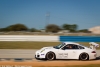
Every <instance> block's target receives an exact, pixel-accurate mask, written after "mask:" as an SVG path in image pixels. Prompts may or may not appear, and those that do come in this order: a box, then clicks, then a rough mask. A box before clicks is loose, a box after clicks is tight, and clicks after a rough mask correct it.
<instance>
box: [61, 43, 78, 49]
mask: <svg viewBox="0 0 100 67" xmlns="http://www.w3.org/2000/svg"><path fill="white" fill-rule="evenodd" d="M62 49H63V50H66V49H79V47H78V46H77V45H74V44H68V45H66V46H64V47H63V48H62Z"/></svg>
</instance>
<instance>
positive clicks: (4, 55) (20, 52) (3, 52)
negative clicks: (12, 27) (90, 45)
mask: <svg viewBox="0 0 100 67" xmlns="http://www.w3.org/2000/svg"><path fill="white" fill-rule="evenodd" d="M35 52H36V50H34V49H0V58H1V59H5V60H6V59H16V60H18V59H19V60H21V59H30V60H34V59H35V58H34V56H35ZM96 52H97V57H99V56H100V50H97V51H96Z"/></svg>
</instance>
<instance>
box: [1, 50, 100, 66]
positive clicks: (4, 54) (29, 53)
mask: <svg viewBox="0 0 100 67" xmlns="http://www.w3.org/2000/svg"><path fill="white" fill-rule="evenodd" d="M35 51H36V50H0V57H1V56H2V57H6V58H7V57H9V58H11V57H13V58H20V57H22V58H32V60H24V61H20V60H19V61H14V60H8V61H7V60H3V61H0V65H13V66H14V65H20V66H22V65H23V66H25V65H28V66H33V67H36V66H72V65H88V64H100V58H98V59H97V60H90V61H79V60H54V61H43V60H36V59H34V55H35ZM15 52H16V53H15ZM20 53H21V54H20ZM97 53H98V56H100V50H97ZM25 55H26V56H25Z"/></svg>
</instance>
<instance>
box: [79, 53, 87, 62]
mask: <svg viewBox="0 0 100 67" xmlns="http://www.w3.org/2000/svg"><path fill="white" fill-rule="evenodd" d="M79 60H89V55H88V54H87V53H82V54H80V56H79Z"/></svg>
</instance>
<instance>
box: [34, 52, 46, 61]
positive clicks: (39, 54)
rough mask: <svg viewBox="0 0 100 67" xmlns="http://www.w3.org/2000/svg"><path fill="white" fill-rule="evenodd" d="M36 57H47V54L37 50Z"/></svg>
mask: <svg viewBox="0 0 100 67" xmlns="http://www.w3.org/2000/svg"><path fill="white" fill-rule="evenodd" d="M35 58H36V59H45V54H44V53H40V52H39V51H37V52H36V53H35Z"/></svg>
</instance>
